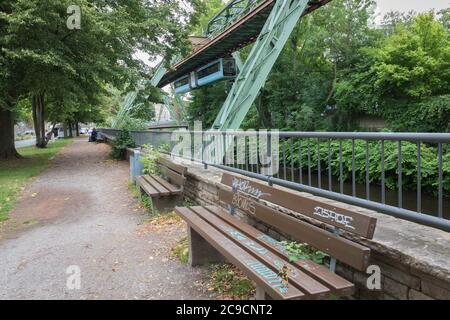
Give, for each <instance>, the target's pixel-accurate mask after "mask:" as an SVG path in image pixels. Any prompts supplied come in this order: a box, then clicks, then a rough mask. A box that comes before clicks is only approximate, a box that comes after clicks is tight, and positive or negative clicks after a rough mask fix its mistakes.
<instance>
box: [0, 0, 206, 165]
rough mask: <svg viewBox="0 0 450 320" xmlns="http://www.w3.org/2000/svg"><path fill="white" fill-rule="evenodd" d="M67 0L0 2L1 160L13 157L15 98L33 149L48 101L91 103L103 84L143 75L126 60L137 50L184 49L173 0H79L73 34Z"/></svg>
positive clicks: (183, 12) (185, 14) (180, 10)
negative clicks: (21, 104) (28, 107)
mask: <svg viewBox="0 0 450 320" xmlns="http://www.w3.org/2000/svg"><path fill="white" fill-rule="evenodd" d="M72 2H73V1H70V0H14V1H13V0H5V1H2V3H1V5H0V45H1V47H2V50H1V56H0V63H1V65H0V67H1V69H0V70H1V73H0V74H1V77H2V79H1V80H2V84H1V87H0V88H1V89H2V91H3V90H5V91H3V92H6V93H5V95H4V97H2V98H1V101H0V103H1V104H0V108H1V110H2V113H1V115H2V120H1V121H2V124H4V125H2V126H1V127H0V136H1V137H2V139H0V150H2V151H1V153H0V156H1V157H2V158H6V157H10V156H12V155H14V154H15V152H14V151H13V147H12V146H13V143H14V138H13V136H11V134H10V132H12V130H13V129H12V123H13V122H12V120H10V119H11V115H10V112H11V111H10V110H13V109H14V108H15V106H16V104H17V101H18V100H19V99H21V98H23V97H29V99H30V100H31V102H32V106H33V113H34V116H35V117H34V119H35V130H36V134H37V145H38V146H39V147H44V146H45V145H46V141H45V136H44V133H45V128H44V120H45V119H46V117H47V116H48V112H47V110H46V108H47V102H48V101H51V100H58V98H60V97H67V96H71V97H72V98H71V100H72V101H73V100H74V99H75V100H76V101H77V102H78V103H77V104H76V105H78V106H81V105H83V104H95V102H96V97H97V96H98V94H101V93H104V88H105V84H106V83H109V84H112V85H114V86H116V87H118V88H124V87H125V86H127V85H128V86H133V85H134V83H136V80H137V79H139V78H140V74H142V73H143V72H144V73H145V72H148V71H149V70H148V68H147V67H146V66H145V64H144V63H143V62H141V61H140V60H139V59H138V58H137V57H136V56H135V55H134V53H135V52H136V51H137V50H141V51H143V52H146V53H148V54H150V55H152V56H156V55H158V54H159V55H165V56H168V57H170V56H172V55H174V54H176V53H178V52H179V51H183V50H184V51H185V50H186V47H187V46H186V39H187V36H186V30H187V27H186V26H187V25H188V24H189V18H190V13H189V9H188V8H186V7H185V6H184V5H183V6H182V5H181V4H180V2H179V1H177V0H168V1H145V0H117V1H106V0H80V1H77V4H78V5H79V6H80V8H81V29H80V30H69V29H68V27H67V25H66V21H67V19H68V14H67V10H68V7H69V6H70V5H71V4H72ZM197 2H198V1H197V0H191V1H185V3H187V4H188V5H193V6H196V5H197ZM73 97H75V98H73ZM62 101H64V100H62ZM55 106H56V107H58V106H57V105H55Z"/></svg>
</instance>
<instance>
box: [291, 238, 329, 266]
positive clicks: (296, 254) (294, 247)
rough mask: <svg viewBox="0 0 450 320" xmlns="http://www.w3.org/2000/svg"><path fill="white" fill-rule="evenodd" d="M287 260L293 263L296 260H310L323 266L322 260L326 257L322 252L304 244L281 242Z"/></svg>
mask: <svg viewBox="0 0 450 320" xmlns="http://www.w3.org/2000/svg"><path fill="white" fill-rule="evenodd" d="M282 245H284V247H285V249H286V251H287V253H288V254H289V256H288V257H289V260H290V261H291V262H295V261H298V260H312V261H314V262H315V263H317V264H325V262H324V259H325V258H326V257H328V255H327V254H326V253H324V252H322V251H319V250H316V249H314V248H313V247H311V246H310V245H308V244H306V243H298V242H295V241H294V242H289V241H283V242H282Z"/></svg>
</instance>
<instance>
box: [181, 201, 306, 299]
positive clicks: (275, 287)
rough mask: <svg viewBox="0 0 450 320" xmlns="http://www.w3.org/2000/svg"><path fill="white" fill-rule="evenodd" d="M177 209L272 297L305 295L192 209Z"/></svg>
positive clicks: (292, 297) (284, 297) (295, 297)
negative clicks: (284, 284)
mask: <svg viewBox="0 0 450 320" xmlns="http://www.w3.org/2000/svg"><path fill="white" fill-rule="evenodd" d="M175 211H176V212H177V213H178V214H179V215H180V216H182V217H183V218H184V219H185V220H186V222H187V223H188V224H189V225H190V227H191V228H193V229H194V230H195V231H196V232H197V233H199V234H200V235H201V236H202V237H203V238H204V239H205V240H206V241H208V242H209V243H210V244H211V245H212V246H213V247H214V248H216V250H218V251H219V252H220V253H221V254H222V255H223V256H224V257H225V258H227V259H228V261H230V262H231V263H233V264H234V265H235V266H237V267H238V268H240V269H241V270H242V271H243V272H244V274H246V275H247V276H248V277H250V278H253V279H256V280H257V282H258V283H260V284H261V286H263V287H264V290H265V291H266V292H267V293H268V294H269V295H270V296H271V297H273V298H279V299H297V298H302V297H304V296H305V294H304V293H303V292H301V291H300V290H299V289H297V288H296V287H294V286H289V287H287V288H286V287H284V286H283V285H282V279H281V278H280V277H279V276H278V275H277V274H276V273H275V272H273V271H272V270H270V269H269V268H267V267H265V266H264V265H263V264H262V263H261V262H260V261H258V260H257V259H256V258H254V257H253V256H252V255H250V254H249V253H248V252H247V251H245V250H244V249H242V248H241V247H240V246H238V245H237V244H236V243H234V242H233V241H232V240H231V239H229V238H227V237H226V236H225V235H223V234H222V233H220V232H219V231H218V230H217V229H215V228H214V227H213V226H212V225H210V224H209V223H207V222H206V221H205V220H203V219H202V218H200V217H199V216H198V215H197V214H196V213H194V212H193V211H192V210H190V209H188V208H182V207H176V208H175ZM269 281H270V283H269Z"/></svg>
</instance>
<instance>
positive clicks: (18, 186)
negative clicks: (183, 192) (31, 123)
mask: <svg viewBox="0 0 450 320" xmlns="http://www.w3.org/2000/svg"><path fill="white" fill-rule="evenodd" d="M72 141H73V140H71V139H65V140H56V141H55V142H52V143H49V144H48V146H47V148H45V149H38V148H36V147H34V146H33V147H26V148H20V149H17V151H18V152H19V153H20V154H21V155H22V156H23V157H24V158H23V159H14V160H6V161H5V160H0V221H4V220H7V219H8V214H9V212H10V211H11V210H12V209H13V208H14V206H15V204H16V202H17V195H18V194H19V192H20V191H21V190H23V188H24V186H25V184H26V183H27V182H28V181H29V180H30V179H31V178H33V177H35V176H37V175H39V174H40V173H41V172H42V171H44V170H45V169H46V168H47V167H48V165H49V160H50V159H51V158H53V157H54V156H55V155H56V154H57V153H58V152H59V151H60V150H61V149H62V148H63V147H65V146H67V145H68V144H69V143H71V142H72Z"/></svg>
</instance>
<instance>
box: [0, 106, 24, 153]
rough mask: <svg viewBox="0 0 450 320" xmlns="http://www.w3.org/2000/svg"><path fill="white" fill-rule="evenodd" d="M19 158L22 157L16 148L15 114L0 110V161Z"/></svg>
mask: <svg viewBox="0 0 450 320" xmlns="http://www.w3.org/2000/svg"><path fill="white" fill-rule="evenodd" d="M17 158H21V156H20V154H19V153H18V152H17V150H16V146H15V137H14V116H13V113H12V112H11V111H9V110H3V109H1V108H0V159H17Z"/></svg>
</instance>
